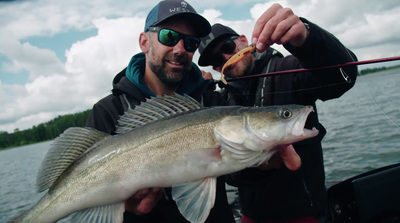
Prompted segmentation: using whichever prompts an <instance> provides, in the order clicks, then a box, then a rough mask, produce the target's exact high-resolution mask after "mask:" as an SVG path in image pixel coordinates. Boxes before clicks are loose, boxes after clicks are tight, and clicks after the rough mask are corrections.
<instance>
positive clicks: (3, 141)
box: [0, 109, 90, 149]
mask: <svg viewBox="0 0 400 223" xmlns="http://www.w3.org/2000/svg"><path fill="white" fill-rule="evenodd" d="M89 114H90V109H89V110H86V111H83V112H80V113H75V114H71V115H63V116H58V117H57V118H55V119H53V120H51V121H49V122H46V123H42V124H39V125H38V126H33V127H32V128H30V129H27V130H22V131H19V130H18V129H16V130H14V132H13V133H8V132H0V149H4V148H10V147H17V146H23V145H27V144H32V143H36V142H42V141H46V140H52V139H54V138H56V137H57V136H59V135H60V134H61V133H62V132H64V131H65V130H66V129H67V128H69V127H84V126H86V122H87V119H88V117H89Z"/></svg>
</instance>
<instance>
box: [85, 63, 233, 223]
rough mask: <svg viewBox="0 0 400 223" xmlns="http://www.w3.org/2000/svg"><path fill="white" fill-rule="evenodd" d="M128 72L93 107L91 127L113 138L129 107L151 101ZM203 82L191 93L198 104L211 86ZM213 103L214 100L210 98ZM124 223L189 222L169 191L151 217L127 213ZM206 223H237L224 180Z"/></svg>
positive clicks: (218, 184) (221, 181)
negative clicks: (117, 125)
mask: <svg viewBox="0 0 400 223" xmlns="http://www.w3.org/2000/svg"><path fill="white" fill-rule="evenodd" d="M125 70H126V69H124V70H123V71H121V72H120V73H119V74H118V75H117V76H116V77H115V78H114V80H113V90H112V94H110V95H108V96H107V97H105V98H103V99H102V100H100V101H99V102H98V103H96V104H95V105H94V106H93V109H92V112H91V114H90V117H89V120H88V124H87V126H89V127H93V128H96V129H98V130H101V131H103V132H107V133H109V134H115V126H116V124H117V122H118V119H119V117H120V115H122V114H123V113H124V112H125V111H126V110H127V109H128V108H129V107H132V108H134V107H135V106H136V105H139V104H140V102H143V101H145V99H146V98H147V97H148V96H147V95H145V94H144V93H143V92H142V91H140V90H139V88H138V87H136V86H135V85H134V84H133V83H132V82H131V81H130V80H128V78H127V77H126V76H125ZM200 77H201V74H200ZM201 79H202V80H199V82H203V83H202V84H201V85H200V86H199V87H197V88H196V89H192V90H191V91H190V93H188V94H189V95H190V96H191V97H193V98H195V99H196V100H198V101H200V100H201V96H202V94H203V92H204V90H205V89H206V88H207V86H208V84H209V82H207V81H205V80H204V79H203V78H202V77H201ZM209 100H211V99H210V98H209ZM124 222H134V223H141V222H151V223H153V222H159V223H161V222H162V223H169V222H170V223H177V222H178V223H180V222H187V221H186V220H185V219H184V218H183V216H182V215H181V214H180V213H179V210H178V209H177V207H176V204H175V202H174V201H173V200H172V197H171V190H170V188H166V189H165V190H164V196H163V197H162V199H161V200H160V202H159V203H158V204H157V206H156V207H155V208H154V209H153V210H152V211H151V213H149V214H146V215H141V216H137V215H135V214H133V213H129V212H125V213H124ZM206 222H208V223H221V222H227V223H230V222H234V219H233V214H232V211H231V209H230V206H229V205H228V202H227V196H226V191H225V181H224V178H223V177H220V178H218V181H217V196H216V200H215V205H214V208H213V209H212V210H211V213H210V216H209V217H208V219H207V221H206Z"/></svg>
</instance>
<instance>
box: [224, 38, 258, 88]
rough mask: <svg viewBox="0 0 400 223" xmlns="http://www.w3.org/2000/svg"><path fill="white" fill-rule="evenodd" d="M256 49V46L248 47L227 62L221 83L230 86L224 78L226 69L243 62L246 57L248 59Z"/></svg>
mask: <svg viewBox="0 0 400 223" xmlns="http://www.w3.org/2000/svg"><path fill="white" fill-rule="evenodd" d="M255 49H256V47H255V46H249V47H246V48H244V49H242V50H240V51H239V52H237V53H236V54H235V55H233V56H232V57H231V58H230V59H229V60H228V61H226V63H225V64H224V66H223V67H222V71H221V81H222V82H223V83H224V84H228V83H227V82H226V80H225V78H224V70H225V68H227V67H229V66H231V65H233V64H235V63H237V62H239V61H241V60H242V59H243V58H244V57H246V56H247V55H249V54H250V53H251V52H253V51H254V50H255Z"/></svg>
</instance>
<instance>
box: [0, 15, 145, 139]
mask: <svg viewBox="0 0 400 223" xmlns="http://www.w3.org/2000/svg"><path fill="white" fill-rule="evenodd" d="M93 23H94V26H95V27H96V28H97V29H98V34H97V36H93V37H90V38H88V39H85V40H82V41H79V42H76V43H74V44H73V45H72V46H71V48H70V49H68V50H67V51H66V58H67V61H66V63H65V64H64V65H62V69H61V72H53V73H51V74H48V75H35V76H34V78H33V80H32V81H31V82H30V83H28V84H26V85H24V86H18V87H17V86H14V87H13V86H9V85H5V84H3V85H0V89H1V91H2V92H3V91H4V92H12V93H11V94H10V93H8V97H2V99H1V101H0V102H1V104H2V105H3V106H4V107H5V108H6V109H4V110H3V111H2V112H1V113H0V124H3V125H4V124H9V123H13V122H16V123H21V124H20V125H19V126H22V127H19V128H21V129H24V128H28V127H31V126H32V125H33V124H34V125H36V124H39V123H41V122H42V121H48V117H49V114H50V113H54V114H57V115H59V114H67V113H73V112H78V111H83V110H85V109H88V108H91V106H92V105H93V104H94V103H95V102H96V101H97V100H99V99H100V98H102V97H104V96H106V95H107V94H109V93H110V89H111V87H112V85H111V82H112V79H113V77H114V76H115V75H116V74H117V73H118V72H119V71H120V70H122V69H123V68H125V67H126V65H127V64H128V62H129V60H130V58H131V56H132V55H133V54H136V53H138V52H139V48H138V38H139V33H140V32H141V31H142V29H143V27H144V18H139V17H133V18H118V19H105V18H100V19H96V20H94V21H93ZM26 48H27V49H26V52H27V54H31V55H33V52H35V51H37V50H38V49H37V48H35V47H26ZM42 51H44V52H48V51H49V50H39V52H42ZM50 52H51V51H50ZM51 53H52V54H51ZM51 53H50V54H51V55H53V54H54V53H53V52H51ZM53 56H54V57H55V55H53ZM36 58H38V59H35V58H32V59H26V58H25V59H24V60H23V61H29V62H31V63H33V64H38V65H42V64H46V62H44V59H43V57H41V55H38V56H37V57H36ZM38 60H43V61H38ZM49 64H51V63H49ZM53 64H59V61H56V62H55V63H53ZM25 68H26V69H27V70H29V71H30V73H31V74H32V73H35V74H36V73H38V72H36V70H37V69H36V68H34V67H32V66H31V67H29V66H27V67H25ZM52 70H53V71H57V69H54V68H53V69H52ZM21 92H24V93H21ZM32 114H36V115H32ZM29 117H30V118H29ZM7 130H8V131H10V129H7Z"/></svg>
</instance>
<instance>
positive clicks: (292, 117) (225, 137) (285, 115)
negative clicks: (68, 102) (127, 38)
mask: <svg viewBox="0 0 400 223" xmlns="http://www.w3.org/2000/svg"><path fill="white" fill-rule="evenodd" d="M312 111H313V107H312V106H302V105H282V106H268V107H241V106H220V107H218V106H216V107H202V106H201V105H200V104H199V103H198V102H197V101H195V100H194V99H193V98H191V97H189V96H187V95H179V94H175V95H172V96H163V97H153V98H151V99H148V100H146V101H145V102H142V103H141V105H139V106H136V107H135V108H134V109H129V110H128V111H127V112H126V113H125V114H124V115H122V116H121V117H120V120H119V122H118V125H117V131H116V132H117V134H116V135H113V136H111V135H109V134H106V133H104V132H101V131H98V130H96V129H93V128H89V127H82V128H81V127H71V128H69V129H67V130H66V131H65V132H63V133H62V134H61V135H60V136H58V137H57V138H56V139H55V140H54V142H53V144H52V146H51V148H50V150H49V151H48V153H47V154H46V156H45V158H44V160H43V162H42V164H41V167H40V169H39V173H38V177H37V188H38V191H39V192H40V191H46V190H47V192H46V193H45V194H44V195H43V197H42V198H41V199H40V200H39V201H38V202H37V203H36V204H35V205H34V206H33V207H32V208H30V209H29V210H27V211H26V212H25V213H23V214H21V215H19V216H17V217H15V218H14V219H12V220H11V222H23V223H27V222H41V223H50V222H56V221H58V220H60V219H62V218H64V217H66V216H68V215H70V214H72V222H122V221H123V212H124V201H126V200H127V199H128V198H130V197H131V196H132V195H133V194H135V192H136V191H139V190H141V189H145V188H152V187H171V188H172V197H173V199H174V200H175V202H176V204H177V206H178V209H179V211H180V212H181V213H182V215H183V216H184V217H185V218H186V219H187V220H189V221H190V222H204V221H205V220H206V219H207V216H208V215H209V213H210V210H211V209H212V207H213V205H214V201H215V193H216V177H218V176H222V175H225V174H229V173H233V172H236V171H239V170H242V169H244V168H248V167H254V166H257V165H259V164H261V163H262V162H264V161H266V160H268V159H269V158H270V157H271V156H272V155H273V154H274V153H275V152H276V151H278V150H279V148H281V147H282V146H285V145H288V144H291V143H294V142H296V141H301V140H304V139H307V138H311V137H314V136H316V135H318V130H317V129H316V128H312V129H305V128H304V125H305V122H306V120H307V117H308V115H309V114H310V112H312Z"/></svg>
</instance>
